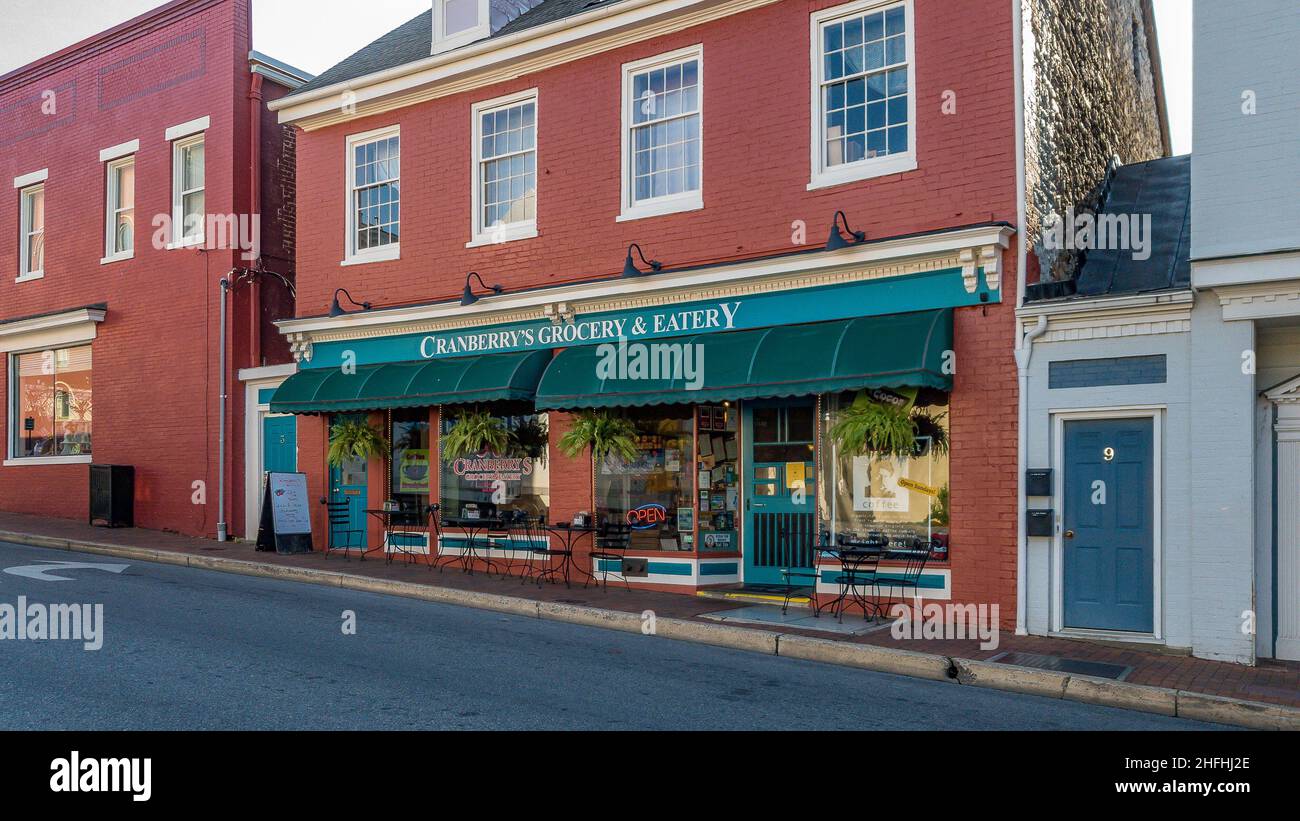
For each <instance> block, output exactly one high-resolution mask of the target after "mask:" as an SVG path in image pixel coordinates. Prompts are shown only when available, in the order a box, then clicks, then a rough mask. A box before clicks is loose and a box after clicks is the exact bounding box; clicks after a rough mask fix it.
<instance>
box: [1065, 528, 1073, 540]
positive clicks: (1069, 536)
mask: <svg viewBox="0 0 1300 821" xmlns="http://www.w3.org/2000/svg"><path fill="white" fill-rule="evenodd" d="M1065 538H1067V539H1073V538H1074V531H1073V530H1067V531H1065Z"/></svg>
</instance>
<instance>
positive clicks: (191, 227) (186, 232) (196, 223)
mask: <svg viewBox="0 0 1300 821" xmlns="http://www.w3.org/2000/svg"><path fill="white" fill-rule="evenodd" d="M203 200H204V197H203V192H202V191H196V192H194V193H193V194H186V195H185V197H184V198H183V200H182V203H181V213H182V214H183V215H184V216H183V217H182V220H183V222H182V226H181V228H182V231H183V233H182V234H181V236H182V237H184V238H185V239H190V238H191V237H201V236H203V214H204V210H203Z"/></svg>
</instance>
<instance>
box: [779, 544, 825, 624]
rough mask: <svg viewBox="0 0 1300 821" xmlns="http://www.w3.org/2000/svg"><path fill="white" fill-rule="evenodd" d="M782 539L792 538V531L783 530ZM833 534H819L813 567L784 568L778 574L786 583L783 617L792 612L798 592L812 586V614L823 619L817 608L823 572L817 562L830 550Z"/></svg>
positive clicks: (810, 595) (813, 549)
mask: <svg viewBox="0 0 1300 821" xmlns="http://www.w3.org/2000/svg"><path fill="white" fill-rule="evenodd" d="M781 538H782V539H788V538H790V531H788V530H782V531H781ZM830 541H831V534H830V531H828V530H823V531H821V532H820V533H818V534H817V541H816V543H815V544H813V546H812V567H811V568H806V567H782V568H779V569H778V571H777V572H779V573H780V574H781V578H782V579H783V580H784V581H785V598H784V599H783V600H782V602H781V615H782V616H784V615H785V614H786V613H787V612H789V610H790V601H791V599H793V598H794V597H795V596H796V595H797V591H799V590H802V589H804V585H811V588H810V589H811V591H812V592H811V593H810V594H809V599H811V602H812V612H813V617H814V618H820V617H821V610H820V609H819V608H818V606H817V580H818V579H819V578H820V576H821V570H820V569H819V568H818V567H817V560H818V559H819V558H820V557H821V555H822V552H823V551H826V550H830Z"/></svg>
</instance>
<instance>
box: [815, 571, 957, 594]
mask: <svg viewBox="0 0 1300 821" xmlns="http://www.w3.org/2000/svg"><path fill="white" fill-rule="evenodd" d="M843 576H844V574H843V573H840V572H839V571H831V572H829V573H828V572H826V571H822V577H821V580H822V582H823V583H825V584H834V585H838V584H840V579H841V578H843ZM876 578H877V580H878V581H879V583H880V586H882V587H886V586H892V584H891V583H892V582H897V581H902V579H903V577H902V576H901V575H898V574H893V575H891V574H889V573H884V574H881V575H879V576H877V577H876ZM917 586H918V587H920V588H922V589H923V590H942V589H943V588H944V578H943V576H939V575H936V574H934V573H922V574H921V579H920V581H919V582H918V583H917Z"/></svg>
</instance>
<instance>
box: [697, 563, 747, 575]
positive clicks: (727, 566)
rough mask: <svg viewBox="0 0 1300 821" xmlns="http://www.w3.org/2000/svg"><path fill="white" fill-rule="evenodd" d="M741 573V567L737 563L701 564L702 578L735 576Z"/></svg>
mask: <svg viewBox="0 0 1300 821" xmlns="http://www.w3.org/2000/svg"><path fill="white" fill-rule="evenodd" d="M738 573H740V565H739V564H737V563H736V562H708V563H705V562H701V563H700V575H701V576H735V575H737V574H738Z"/></svg>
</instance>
